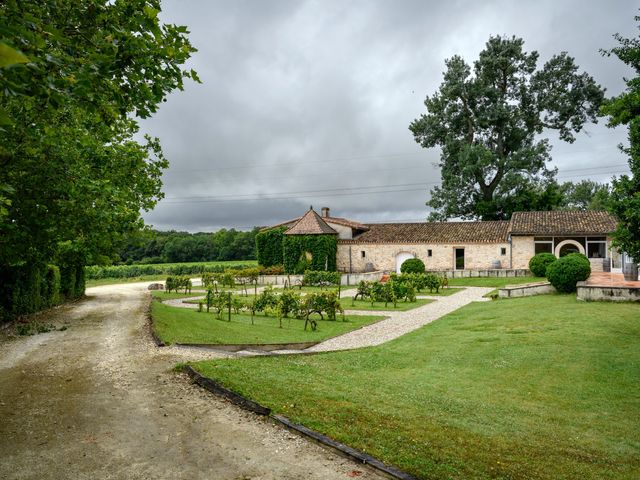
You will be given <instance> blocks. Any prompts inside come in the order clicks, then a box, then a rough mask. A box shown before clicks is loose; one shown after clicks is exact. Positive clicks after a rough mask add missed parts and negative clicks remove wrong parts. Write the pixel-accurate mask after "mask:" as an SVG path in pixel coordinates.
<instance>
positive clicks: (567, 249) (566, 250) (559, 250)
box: [553, 240, 584, 258]
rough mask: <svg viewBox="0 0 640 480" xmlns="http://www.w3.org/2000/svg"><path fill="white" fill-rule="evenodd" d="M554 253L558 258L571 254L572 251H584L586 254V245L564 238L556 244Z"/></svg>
mask: <svg viewBox="0 0 640 480" xmlns="http://www.w3.org/2000/svg"><path fill="white" fill-rule="evenodd" d="M553 253H554V254H555V256H556V257H558V258H560V257H564V256H565V255H569V254H570V253H582V254H583V255H584V247H583V246H582V245H580V243H578V242H576V241H575V240H564V241H562V242H560V243H559V244H558V245H556V249H555V251H554V252H553Z"/></svg>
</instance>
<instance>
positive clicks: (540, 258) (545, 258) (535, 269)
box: [529, 252, 557, 277]
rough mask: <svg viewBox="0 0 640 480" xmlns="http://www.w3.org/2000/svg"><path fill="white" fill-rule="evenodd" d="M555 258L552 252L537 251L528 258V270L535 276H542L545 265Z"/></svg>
mask: <svg viewBox="0 0 640 480" xmlns="http://www.w3.org/2000/svg"><path fill="white" fill-rule="evenodd" d="M556 260H557V258H556V256H555V255H554V254H553V253H546V252H545V253H538V254H537V255H535V256H533V257H531V260H529V270H531V273H533V275H534V276H536V277H544V276H545V275H546V274H547V267H548V266H549V265H551V264H552V263H553V262H555V261H556Z"/></svg>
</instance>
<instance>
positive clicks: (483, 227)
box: [341, 221, 509, 243]
mask: <svg viewBox="0 0 640 480" xmlns="http://www.w3.org/2000/svg"><path fill="white" fill-rule="evenodd" d="M367 226H368V227H369V231H368V232H365V233H363V234H362V235H358V236H357V237H356V238H354V239H353V240H341V243H465V242H467V243H495V242H506V241H507V235H508V234H509V222H507V221H493V222H424V223H373V224H368V225H367Z"/></svg>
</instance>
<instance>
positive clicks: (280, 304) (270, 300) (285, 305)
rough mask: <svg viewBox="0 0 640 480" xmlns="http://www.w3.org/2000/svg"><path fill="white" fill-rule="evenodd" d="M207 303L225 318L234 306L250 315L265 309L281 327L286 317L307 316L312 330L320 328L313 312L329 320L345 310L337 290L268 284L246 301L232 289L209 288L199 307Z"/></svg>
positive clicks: (234, 309)
mask: <svg viewBox="0 0 640 480" xmlns="http://www.w3.org/2000/svg"><path fill="white" fill-rule="evenodd" d="M204 307H206V311H207V312H209V311H210V309H213V311H214V312H215V313H216V314H217V315H218V317H219V318H222V315H223V313H224V311H225V310H233V311H234V312H235V313H240V312H243V311H245V312H249V313H251V315H255V314H256V313H264V314H265V315H269V316H274V317H277V318H278V319H279V320H280V327H282V319H283V318H287V317H289V316H292V317H295V318H298V319H304V320H305V325H304V328H305V330H306V328H307V325H310V326H311V329H312V330H315V329H316V328H317V322H316V321H315V320H314V319H313V318H310V315H312V314H314V313H316V314H318V315H320V318H322V319H324V316H325V315H326V316H327V319H328V320H336V316H337V314H338V313H341V314H344V310H343V309H342V306H341V305H340V300H339V299H338V296H337V295H336V293H335V292H320V293H310V294H307V295H301V294H300V293H297V292H295V291H294V290H291V289H286V290H283V291H282V293H276V292H275V291H274V290H273V288H272V287H271V286H267V287H266V288H265V289H264V290H263V291H262V292H261V293H260V294H259V295H257V296H256V297H255V298H254V299H253V301H251V302H245V301H243V300H242V299H240V298H238V297H236V296H233V295H232V294H231V293H230V292H223V291H220V292H218V291H214V290H213V289H209V290H208V292H207V295H206V297H205V300H204V301H202V302H201V303H200V308H199V310H200V311H202V310H203V308H204Z"/></svg>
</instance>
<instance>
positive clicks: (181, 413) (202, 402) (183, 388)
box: [0, 284, 386, 480]
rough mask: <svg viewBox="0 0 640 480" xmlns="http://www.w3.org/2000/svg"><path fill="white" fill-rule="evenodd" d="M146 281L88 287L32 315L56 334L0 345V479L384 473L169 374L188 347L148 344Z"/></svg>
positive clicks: (322, 476) (375, 475) (370, 475)
mask: <svg viewBox="0 0 640 480" xmlns="http://www.w3.org/2000/svg"><path fill="white" fill-rule="evenodd" d="M145 287H146V284H128V285H114V286H103V287H96V288H92V289H88V290H87V296H88V298H87V299H85V300H83V301H81V302H79V303H76V304H74V305H68V306H63V307H61V308H58V309H56V310H54V311H52V312H50V313H47V314H45V315H42V316H41V319H42V320H43V321H45V322H48V323H52V324H54V325H57V326H62V325H66V326H67V327H68V329H67V330H65V331H55V332H49V333H44V334H39V335H35V336H31V337H21V338H17V339H9V340H7V339H3V340H2V341H0V478H2V479H63V478H65V479H66V478H71V479H182V478H184V479H215V480H217V479H238V480H240V479H244V480H248V479H344V478H352V477H358V478H367V479H380V478H386V477H383V476H382V475H380V474H378V473H376V472H373V471H371V470H369V469H368V468H367V467H363V466H361V465H357V464H355V463H353V462H351V461H349V460H345V459H343V458H342V457H339V456H338V455H336V454H334V453H333V452H331V451H328V450H325V449H324V448H322V447H319V446H317V445H315V444H312V443H311V442H309V441H307V440H305V439H302V438H300V437H298V436H295V435H293V434H290V433H288V432H287V431H285V430H283V429H282V428H280V427H276V426H274V425H272V424H271V423H269V421H268V420H265V419H263V418H261V417H258V416H255V415H253V414H249V413H246V412H244V411H242V410H239V409H238V408H236V407H234V406H232V405H230V404H228V403H226V402H224V401H222V400H220V399H218V398H217V397H215V396H212V395H210V394H209V393H207V392H205V391H204V390H202V389H201V388H199V387H196V386H194V385H192V384H191V383H190V382H189V381H188V379H187V378H186V377H185V376H184V375H182V374H176V373H174V372H172V371H171V369H172V367H173V366H174V365H175V364H176V363H178V362H180V361H182V360H184V359H186V357H185V356H187V355H188V356H189V357H188V358H189V359H194V354H195V355H198V352H193V351H189V350H185V349H173V348H164V349H158V348H156V347H155V346H154V345H153V344H152V342H151V340H150V336H149V334H148V332H147V326H146V316H145V308H146V305H147V301H148V300H147V299H148V297H147V296H148V293H147V292H146V290H145ZM200 354H203V353H200ZM206 355H207V356H208V357H211V356H212V355H213V354H212V353H211V352H206Z"/></svg>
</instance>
